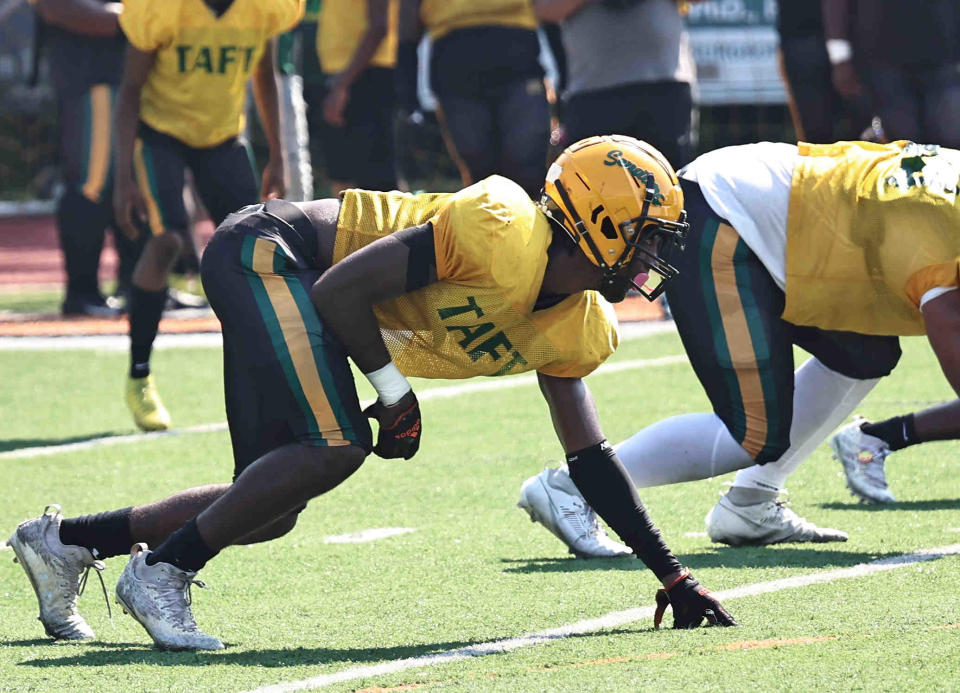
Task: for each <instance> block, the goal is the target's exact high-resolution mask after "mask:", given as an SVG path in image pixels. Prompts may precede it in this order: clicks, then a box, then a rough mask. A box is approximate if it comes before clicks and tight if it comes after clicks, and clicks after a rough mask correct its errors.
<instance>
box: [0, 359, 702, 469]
mask: <svg viewBox="0 0 960 693" xmlns="http://www.w3.org/2000/svg"><path fill="white" fill-rule="evenodd" d="M686 360H687V357H686V356H683V355H675V356H661V357H659V358H655V359H638V360H635V361H622V362H620V363H608V364H604V365H602V366H600V368H598V369H597V370H596V371H594V374H596V375H603V374H604V373H619V372H621V371H629V370H634V369H637V368H657V367H659V366H669V365H672V364H674V363H684V362H686ZM536 382H537V376H536V374H525V375H517V376H513V377H510V378H495V379H491V380H487V381H481V382H470V383H466V384H464V385H452V386H448V387H436V388H433V389H429V390H424V391H423V392H422V393H419V394H418V395H417V399H419V400H420V401H421V402H428V401H430V400H434V399H447V398H450V397H460V396H461V395H465V394H468V393H473V392H487V391H490V390H505V389H508V388H514V387H523V386H526V385H533V384H536ZM225 430H227V424H226V423H222V422H221V423H211V424H201V425H199V426H190V427H189V428H175V429H173V430H171V431H157V432H154V433H135V434H132V435H125V436H103V437H102V438H91V439H90V440H83V441H80V442H77V443H64V444H61V445H39V446H36V447H32V448H19V449H17V450H7V451H6V452H0V460H21V459H28V458H31V457H42V456H44V455H58V454H61V453H64V452H74V451H76V450H89V449H91V448H99V447H105V446H108V445H122V444H126V443H139V442H141V441H144V440H150V439H154V438H170V437H174V436H182V435H189V434H193V433H215V432H219V431H225Z"/></svg>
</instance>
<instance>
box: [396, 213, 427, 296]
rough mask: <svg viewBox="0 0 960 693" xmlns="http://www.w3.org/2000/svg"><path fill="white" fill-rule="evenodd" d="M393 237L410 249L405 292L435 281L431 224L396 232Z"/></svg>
mask: <svg viewBox="0 0 960 693" xmlns="http://www.w3.org/2000/svg"><path fill="white" fill-rule="evenodd" d="M393 237H394V238H396V239H397V240H398V241H400V242H401V243H403V244H404V245H405V246H407V248H409V249H410V253H409V255H408V256H407V291H408V292H410V291H416V290H417V289H422V288H423V287H425V286H426V285H427V284H431V283H433V282H435V281H436V280H437V250H436V246H435V245H434V242H433V224H431V223H430V222H429V221H428V222H427V223H426V224H421V225H420V226H411V227H410V228H408V229H403V230H402V231H397V232H396V233H395V234H393Z"/></svg>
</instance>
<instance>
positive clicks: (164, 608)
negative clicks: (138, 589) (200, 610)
mask: <svg viewBox="0 0 960 693" xmlns="http://www.w3.org/2000/svg"><path fill="white" fill-rule="evenodd" d="M193 585H196V586H197V587H199V588H200V589H206V587H207V586H206V584H205V583H204V582H203V580H194V579H193V578H190V577H186V576H184V577H182V578H171V579H170V580H169V582H168V583H167V584H162V585H158V586H157V587H158V590H157V606H158V607H159V608H160V610H161V612H162V613H163V615H164V617H165V618H168V619H169V620H171V621H173V622H175V623H176V624H177V625H178V626H179V627H180V628H181V629H182V630H184V631H186V632H189V633H199V632H200V629H199V628H198V627H197V622H196V619H194V618H193V612H192V611H191V610H190V605H191V604H193V594H192V592H191V590H190V588H191V587H192V586H193Z"/></svg>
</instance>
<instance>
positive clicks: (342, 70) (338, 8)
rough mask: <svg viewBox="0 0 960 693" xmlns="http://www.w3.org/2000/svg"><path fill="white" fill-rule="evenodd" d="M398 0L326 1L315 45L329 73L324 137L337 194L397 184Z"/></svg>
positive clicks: (386, 188)
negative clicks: (395, 68) (394, 116)
mask: <svg viewBox="0 0 960 693" xmlns="http://www.w3.org/2000/svg"><path fill="white" fill-rule="evenodd" d="M398 9H399V0H364V2H356V0H325V2H324V3H323V5H322V6H321V8H320V22H319V27H318V32H317V41H316V44H317V46H316V47H317V51H318V53H319V56H320V67H321V69H322V70H323V72H324V76H325V78H326V85H325V86H326V88H325V92H326V93H325V97H324V103H323V118H324V120H325V121H326V122H327V124H328V125H329V127H328V128H326V129H324V131H323V132H322V140H321V144H322V146H323V150H324V161H325V163H326V166H327V175H328V176H329V177H330V179H331V188H332V189H333V190H332V192H333V193H334V194H336V193H339V192H340V191H341V190H344V189H346V188H348V187H356V188H364V189H366V190H394V189H396V187H397V172H396V165H395V156H394V150H395V147H394V136H393V104H394V91H395V86H394V76H393V67H394V65H395V64H396V61H397V10H398Z"/></svg>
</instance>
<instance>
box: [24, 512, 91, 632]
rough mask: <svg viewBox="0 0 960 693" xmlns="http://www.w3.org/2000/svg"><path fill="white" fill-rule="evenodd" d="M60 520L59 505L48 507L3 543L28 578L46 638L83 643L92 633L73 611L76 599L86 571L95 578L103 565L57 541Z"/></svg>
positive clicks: (74, 547)
mask: <svg viewBox="0 0 960 693" xmlns="http://www.w3.org/2000/svg"><path fill="white" fill-rule="evenodd" d="M62 521H63V515H62V514H61V512H60V506H59V505H48V506H47V507H46V508H44V510H43V514H42V515H40V516H39V517H35V518H33V519H31V520H26V521H25V522H23V523H21V524H20V526H19V527H17V531H16V532H14V533H13V536H12V537H10V539H9V541H8V542H7V544H9V546H10V548H12V549H13V551H14V553H15V554H16V556H17V557H16V559H15V560H16V562H17V563H19V564H20V565H22V566H23V569H24V570H25V571H26V573H27V577H28V578H30V584H31V585H33V591H34V592H35V593H36V595H37V601H38V602H39V603H40V616H39V619H40V623H42V624H43V628H44V630H46V631H47V635H49V636H50V637H52V638H56V639H59V640H83V639H86V638H92V637H94V634H93V629H92V628H91V627H90V626H89V625H88V624H87V622H86V621H85V620H84V619H83V616H81V615H80V613H79V612H78V611H77V598H78V597H79V596H80V595H81V594H82V593H83V588H84V586H85V585H86V582H87V575H88V574H89V572H90V569H91V568H93V569H95V570H96V571H97V572H98V575H99V572H100V571H102V570H103V569H104V565H103V561H98V560H96V559H95V558H94V557H93V554H92V553H90V551H88V550H87V549H86V548H84V547H83V546H72V545H66V544H63V543H62V542H61V541H60V523H61V522H62ZM101 582H102V578H101ZM104 595H106V590H104ZM108 606H109V603H108Z"/></svg>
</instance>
